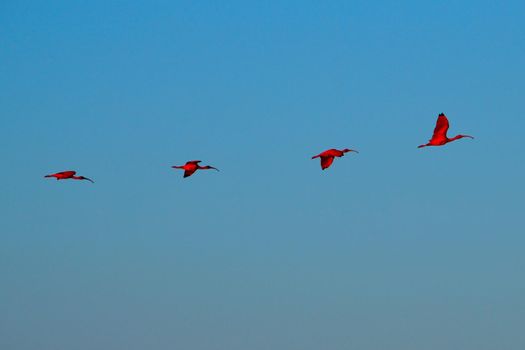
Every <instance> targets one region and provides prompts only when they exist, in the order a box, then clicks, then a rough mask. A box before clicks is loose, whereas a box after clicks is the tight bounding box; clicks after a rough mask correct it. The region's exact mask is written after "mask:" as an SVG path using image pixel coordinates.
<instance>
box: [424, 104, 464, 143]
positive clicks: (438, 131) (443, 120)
mask: <svg viewBox="0 0 525 350" xmlns="http://www.w3.org/2000/svg"><path fill="white" fill-rule="evenodd" d="M448 127H449V124H448V119H447V117H446V116H445V115H444V114H443V113H440V114H439V115H438V119H437V122H436V128H435V129H434V134H433V135H432V138H431V139H430V140H428V143H427V144H425V145H419V146H417V148H423V147H427V146H443V145H445V144H447V143H449V142H452V141H455V140H459V139H462V138H464V137H468V138H471V139H473V137H472V136H469V135H457V136H454V137H453V138H451V139H449V138H448V137H447V131H448Z"/></svg>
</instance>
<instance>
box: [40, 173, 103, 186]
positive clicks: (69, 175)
mask: <svg viewBox="0 0 525 350" xmlns="http://www.w3.org/2000/svg"><path fill="white" fill-rule="evenodd" d="M76 173H77V172H76V171H73V170H68V171H62V172H60V173H56V174H51V175H46V176H44V177H55V178H56V179H57V180H66V179H73V180H88V181H91V182H92V183H95V182H94V181H93V180H91V179H88V178H87V177H84V176H75V174H76Z"/></svg>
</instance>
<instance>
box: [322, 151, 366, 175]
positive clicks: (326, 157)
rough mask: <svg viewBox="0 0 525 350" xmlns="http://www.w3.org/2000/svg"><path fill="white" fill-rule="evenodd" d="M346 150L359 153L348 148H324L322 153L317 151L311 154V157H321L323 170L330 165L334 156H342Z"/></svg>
mask: <svg viewBox="0 0 525 350" xmlns="http://www.w3.org/2000/svg"><path fill="white" fill-rule="evenodd" d="M347 152H355V153H359V152H357V151H356V150H353V149H348V148H345V149H343V150H338V149H335V148H332V149H329V150H326V151H324V152H322V153H319V154H318V155H316V156H313V157H312V159H315V158H321V169H323V170H325V169H326V168H328V167H329V166H330V165H332V163H333V162H334V157H342V156H344V155H345V153H347Z"/></svg>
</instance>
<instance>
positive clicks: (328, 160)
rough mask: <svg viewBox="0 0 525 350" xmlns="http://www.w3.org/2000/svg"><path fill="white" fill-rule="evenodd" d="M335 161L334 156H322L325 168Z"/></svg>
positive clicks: (322, 163)
mask: <svg viewBox="0 0 525 350" xmlns="http://www.w3.org/2000/svg"><path fill="white" fill-rule="evenodd" d="M333 162H334V157H321V168H322V169H323V170H325V169H326V168H328V167H329V166H330V165H332V163H333Z"/></svg>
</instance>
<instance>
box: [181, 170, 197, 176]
mask: <svg viewBox="0 0 525 350" xmlns="http://www.w3.org/2000/svg"><path fill="white" fill-rule="evenodd" d="M195 171H197V169H189V170H184V177H188V176H191V175H193V173H194V172H195Z"/></svg>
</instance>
